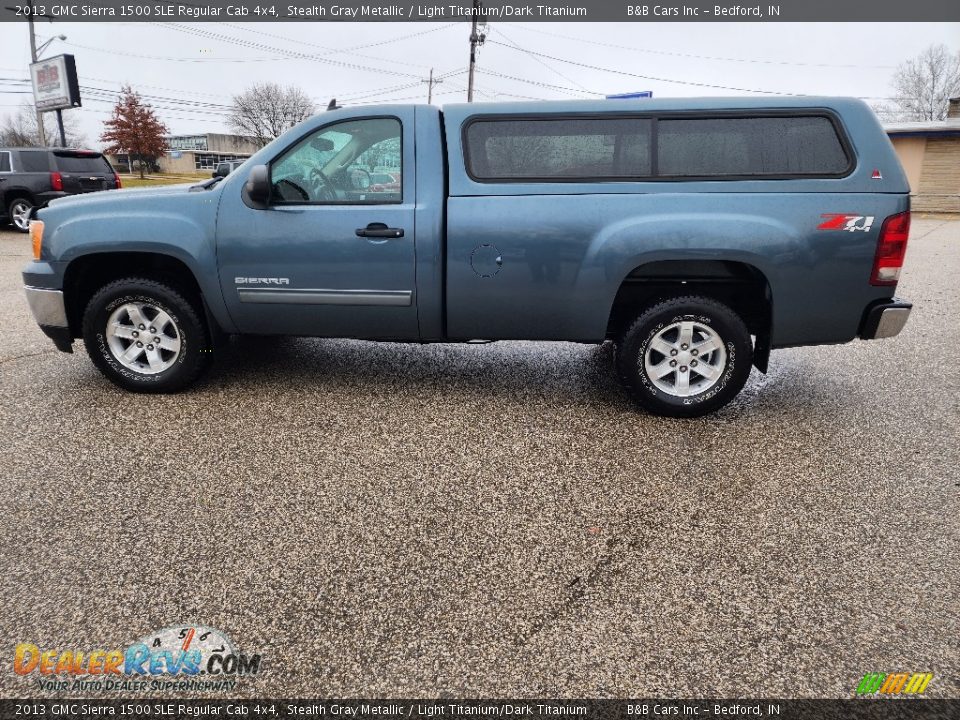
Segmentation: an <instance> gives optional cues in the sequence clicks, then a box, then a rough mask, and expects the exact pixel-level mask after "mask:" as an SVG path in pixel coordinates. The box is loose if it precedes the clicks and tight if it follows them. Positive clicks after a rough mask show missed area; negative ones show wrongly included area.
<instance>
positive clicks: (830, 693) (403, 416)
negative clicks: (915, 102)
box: [0, 219, 960, 697]
mask: <svg viewBox="0 0 960 720" xmlns="http://www.w3.org/2000/svg"><path fill="white" fill-rule="evenodd" d="M28 254H29V241H28V240H27V238H26V237H25V236H22V235H17V234H14V233H11V232H0V467H2V478H3V480H4V482H3V487H2V490H0V510H2V513H3V518H2V520H0V530H2V531H0V576H2V578H3V582H2V584H0V668H2V670H0V696H3V697H18V696H19V697H24V696H27V695H28V694H34V695H36V694H38V691H37V690H36V687H35V685H34V683H35V679H36V677H37V675H36V674H34V675H33V676H30V677H26V678H25V677H20V676H17V675H15V674H14V673H13V672H12V671H11V667H12V660H13V658H12V655H13V648H14V647H15V645H17V644H18V643H21V642H31V643H34V644H36V645H38V646H42V647H43V648H60V649H68V648H70V649H72V648H76V649H96V648H115V647H116V648H123V647H126V645H128V644H129V643H130V642H132V641H134V640H136V639H138V638H141V637H144V636H146V635H148V634H150V633H151V632H152V631H154V630H157V629H159V628H164V627H167V626H171V625H176V624H179V623H198V624H202V625H205V626H210V627H214V628H218V629H220V630H222V631H223V632H224V633H226V634H227V635H229V637H230V638H231V639H232V641H233V643H234V645H235V646H236V647H237V648H238V649H239V650H241V651H242V652H244V653H246V654H248V655H249V654H256V653H259V654H260V655H261V656H262V667H261V672H260V673H259V674H258V675H257V676H256V677H253V678H251V677H247V678H243V679H241V680H240V682H239V686H238V688H237V689H236V690H235V691H234V692H233V693H232V694H234V695H237V694H243V695H250V696H253V695H260V696H288V697H297V696H301V697H303V696H326V697H332V696H366V697H371V696H382V697H404V696H418V697H424V696H428V697H430V696H437V695H441V694H445V695H448V696H452V697H483V696H494V697H508V696H523V697H532V696H566V697H577V696H615V697H625V696H634V697H641V696H648V697H649V696H675V697H697V696H714V697H737V696H753V697H774V696H787V697H848V696H850V695H851V694H852V692H853V690H854V689H855V687H856V684H857V682H858V681H859V679H860V678H861V677H862V676H863V674H864V673H865V672H895V671H904V672H914V671H925V672H933V673H934V674H935V676H934V679H933V681H932V682H931V684H930V685H929V687H928V689H927V692H926V694H927V695H928V696H932V697H958V696H960V639H958V638H960V627H958V625H960V621H958V618H960V554H958V552H957V548H958V547H960V502H958V496H960V474H958V467H960V365H958V357H957V353H956V352H955V348H957V347H960V321H958V319H957V318H958V314H960V284H958V282H957V278H958V277H960V221H948V220H942V219H926V220H922V219H920V220H915V223H914V230H913V233H912V240H911V245H910V250H909V253H908V257H907V264H906V270H905V273H904V278H903V281H902V283H901V285H900V289H899V294H901V295H902V296H903V297H906V298H909V299H910V300H912V301H913V302H914V303H915V310H914V313H913V316H912V317H911V319H910V322H909V323H908V325H907V327H906V329H905V330H904V332H903V333H902V334H901V335H900V336H899V337H898V338H895V339H891V340H885V341H878V342H869V343H868V342H856V343H852V344H849V345H845V346H834V347H818V348H798V349H791V350H784V351H777V352H775V353H774V354H773V356H772V359H771V371H770V374H769V375H766V376H763V375H760V374H759V373H757V372H756V371H754V374H753V375H752V376H751V379H750V382H749V383H748V385H747V387H746V389H745V390H744V392H743V393H742V395H741V396H740V397H739V398H738V399H737V400H736V401H735V402H734V403H733V404H732V405H730V406H729V407H727V408H726V409H724V410H723V411H721V412H719V413H717V414H715V415H712V416H710V417H706V418H702V419H698V420H683V421H680V420H668V419H662V418H655V417H652V416H649V415H645V414H643V413H642V412H640V411H637V410H636V409H634V407H633V406H632V405H631V404H630V402H629V401H628V399H627V397H626V395H625V394H624V392H623V391H621V389H620V388H619V386H618V385H617V383H616V381H615V379H614V375H613V372H612V370H611V368H610V352H609V348H607V347H595V346H580V345H574V344H547V343H495V344H491V345H483V346H479V345H437V346H424V347H421V346H415V345H398V344H382V345H378V344H373V343H364V342H357V341H335V340H311V339H243V340H234V341H232V342H231V343H230V344H229V346H228V347H227V348H226V349H225V351H224V352H223V353H221V357H219V358H218V364H217V367H216V368H215V370H214V372H212V373H210V374H209V375H208V376H207V378H206V379H205V380H204V381H203V382H202V383H200V384H199V385H198V386H197V387H196V389H194V390H192V391H190V392H187V393H184V394H180V395H175V396H137V395H132V394H126V393H124V392H122V391H120V390H118V389H117V388H115V387H114V386H113V385H111V384H109V383H108V382H107V381H106V380H105V379H103V378H102V377H101V376H100V375H99V373H98V372H97V371H96V370H95V369H94V367H93V365H92V364H91V363H90V361H89V360H88V358H87V357H86V355H85V353H84V351H83V348H82V344H81V343H77V344H76V345H75V348H76V350H77V352H76V353H75V354H73V355H66V354H62V353H59V352H56V351H55V350H54V349H53V347H52V344H51V343H50V342H49V341H48V340H47V339H46V338H45V337H44V336H43V335H42V334H41V333H40V331H39V330H38V329H37V328H36V326H35V325H34V323H33V321H32V319H31V318H30V316H29V312H28V310H27V307H26V303H25V301H24V299H23V295H22V290H21V287H20V277H19V271H20V268H21V266H22V265H23V263H24V262H26V259H27V256H28ZM81 694H85V695H87V696H90V695H96V693H89V692H87V693H81ZM221 694H222V693H221ZM214 695H216V693H214Z"/></svg>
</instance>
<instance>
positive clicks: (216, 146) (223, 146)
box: [158, 133, 260, 174]
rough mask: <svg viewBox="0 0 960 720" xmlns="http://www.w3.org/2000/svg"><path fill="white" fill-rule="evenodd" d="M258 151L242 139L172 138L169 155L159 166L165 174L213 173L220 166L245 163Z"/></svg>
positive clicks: (206, 135) (211, 136)
mask: <svg viewBox="0 0 960 720" xmlns="http://www.w3.org/2000/svg"><path fill="white" fill-rule="evenodd" d="M259 149H260V148H259V147H257V146H256V145H255V144H254V143H252V142H251V141H250V140H249V139H248V138H245V137H242V136H240V135H224V134H220V133H204V134H203V135H171V136H170V137H168V138H167V152H166V153H165V154H164V156H163V157H161V158H159V160H158V164H159V165H160V172H163V173H172V174H176V173H186V174H191V173H201V172H206V171H210V172H213V170H214V168H216V166H217V164H218V163H221V162H227V161H229V160H246V159H247V158H248V157H250V156H251V155H253V153H255V152H256V151H257V150H259Z"/></svg>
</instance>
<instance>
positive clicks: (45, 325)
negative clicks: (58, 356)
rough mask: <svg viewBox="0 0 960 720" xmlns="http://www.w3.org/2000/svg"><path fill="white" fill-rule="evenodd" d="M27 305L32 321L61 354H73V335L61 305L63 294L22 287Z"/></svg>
mask: <svg viewBox="0 0 960 720" xmlns="http://www.w3.org/2000/svg"><path fill="white" fill-rule="evenodd" d="M24 291H25V292H26V294H27V304H28V305H29V306H30V312H32V313H33V319H34V320H36V321H37V324H38V325H39V326H40V329H41V330H43V332H44V334H46V336H47V337H48V338H50V339H51V340H53V344H54V345H56V346H57V349H58V350H62V351H63V352H73V335H72V334H71V332H70V323H69V322H68V321H67V310H66V307H65V306H64V303H63V292H62V291H60V290H50V289H48V288H38V287H31V286H29V285H27V286H25V287H24Z"/></svg>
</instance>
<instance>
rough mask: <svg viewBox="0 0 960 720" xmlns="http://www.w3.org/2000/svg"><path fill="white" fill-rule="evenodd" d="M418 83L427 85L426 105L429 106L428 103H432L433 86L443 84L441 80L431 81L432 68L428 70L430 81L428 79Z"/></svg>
mask: <svg viewBox="0 0 960 720" xmlns="http://www.w3.org/2000/svg"><path fill="white" fill-rule="evenodd" d="M420 82H422V83H427V104H428V105H429V104H430V103H432V102H433V86H434V85H439V84H440V83H442V82H443V80H434V79H433V68H430V79H429V80H421V81H420Z"/></svg>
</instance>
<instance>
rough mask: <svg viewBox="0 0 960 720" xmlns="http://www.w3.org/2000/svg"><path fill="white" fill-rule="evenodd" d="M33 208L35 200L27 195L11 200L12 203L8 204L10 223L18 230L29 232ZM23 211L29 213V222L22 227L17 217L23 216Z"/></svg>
mask: <svg viewBox="0 0 960 720" xmlns="http://www.w3.org/2000/svg"><path fill="white" fill-rule="evenodd" d="M31 210H33V201H32V200H30V198H27V197H17V198H14V199H13V200H11V201H10V204H9V205H7V219H8V220H10V224H11V225H13V229H14V230H16V231H17V232H22V233H27V232H30V221H29V217H30V211H31ZM23 213H26V215H27V218H28V220H27V223H26V224H25V225H23V226H22V227H21V226H20V225H18V224H17V222H18V221H17V218H18V217H22V215H23Z"/></svg>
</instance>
